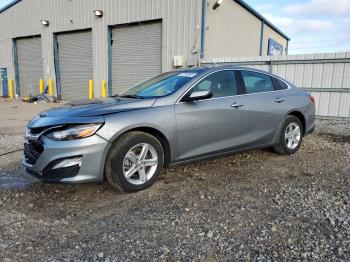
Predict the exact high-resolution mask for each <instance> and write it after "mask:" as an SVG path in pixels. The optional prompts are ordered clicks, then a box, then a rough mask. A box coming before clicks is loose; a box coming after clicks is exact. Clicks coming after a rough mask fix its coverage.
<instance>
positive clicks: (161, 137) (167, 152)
mask: <svg viewBox="0 0 350 262" xmlns="http://www.w3.org/2000/svg"><path fill="white" fill-rule="evenodd" d="M133 131H139V132H144V133H147V134H150V135H152V136H154V137H155V138H156V139H157V140H158V141H159V142H160V143H161V145H162V147H163V150H164V167H168V166H169V164H170V162H171V147H170V142H169V139H168V138H167V137H166V136H165V134H164V133H163V132H161V131H160V130H159V129H157V128H154V127H150V126H138V127H131V128H129V129H127V130H123V131H122V132H121V133H120V134H118V136H116V137H115V138H114V139H113V140H111V141H110V142H111V144H113V143H114V142H116V141H117V140H118V139H119V138H120V137H121V136H123V135H124V134H126V133H129V132H133ZM109 150H110V148H109V149H108V152H109ZM108 152H107V155H108Z"/></svg>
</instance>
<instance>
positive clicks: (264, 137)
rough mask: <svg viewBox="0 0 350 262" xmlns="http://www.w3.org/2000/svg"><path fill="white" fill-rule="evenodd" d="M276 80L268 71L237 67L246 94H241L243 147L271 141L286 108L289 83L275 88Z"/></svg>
mask: <svg viewBox="0 0 350 262" xmlns="http://www.w3.org/2000/svg"><path fill="white" fill-rule="evenodd" d="M276 80H277V79H274V78H273V77H271V76H269V75H267V74H263V73H258V72H254V71H249V70H242V71H240V82H241V84H242V85H243V87H244V89H245V95H243V96H241V97H240V103H241V104H242V107H241V108H240V110H241V111H244V115H245V119H246V133H247V136H248V137H247V140H246V144H245V147H251V146H259V145H266V144H269V143H271V142H272V141H273V139H274V137H275V135H276V132H277V130H278V128H279V126H280V124H281V122H282V120H283V118H284V116H285V115H286V113H287V112H288V110H289V107H288V103H287V101H288V90H287V89H288V86H287V85H285V86H284V87H283V86H282V87H280V90H277V89H278V88H277V86H276V83H275V81H276Z"/></svg>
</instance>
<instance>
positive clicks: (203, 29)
mask: <svg viewBox="0 0 350 262" xmlns="http://www.w3.org/2000/svg"><path fill="white" fill-rule="evenodd" d="M206 12H207V0H202V27H201V59H203V58H204V48H205V31H206Z"/></svg>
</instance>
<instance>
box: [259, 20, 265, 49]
mask: <svg viewBox="0 0 350 262" xmlns="http://www.w3.org/2000/svg"><path fill="white" fill-rule="evenodd" d="M264 25H265V23H264V21H263V20H261V29H260V51H259V56H262V52H263V43H264Z"/></svg>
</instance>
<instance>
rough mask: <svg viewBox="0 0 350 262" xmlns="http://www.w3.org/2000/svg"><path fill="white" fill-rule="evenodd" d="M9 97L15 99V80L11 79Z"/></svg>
mask: <svg viewBox="0 0 350 262" xmlns="http://www.w3.org/2000/svg"><path fill="white" fill-rule="evenodd" d="M9 97H10V98H13V80H12V79H11V78H10V79H9Z"/></svg>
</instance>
